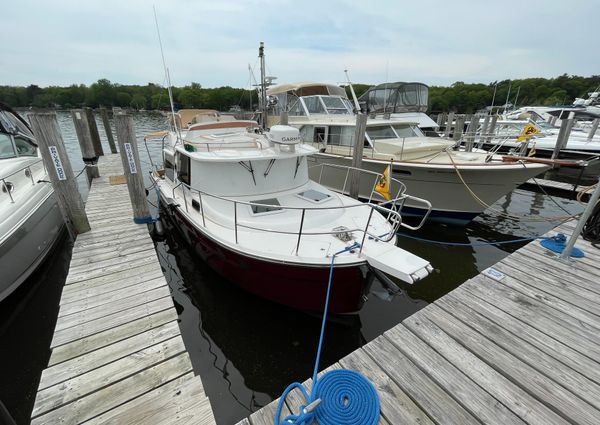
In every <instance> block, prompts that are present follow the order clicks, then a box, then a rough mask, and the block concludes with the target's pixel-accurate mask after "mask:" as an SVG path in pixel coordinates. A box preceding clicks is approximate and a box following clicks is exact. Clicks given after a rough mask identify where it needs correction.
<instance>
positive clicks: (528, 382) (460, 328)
mask: <svg viewBox="0 0 600 425" xmlns="http://www.w3.org/2000/svg"><path fill="white" fill-rule="evenodd" d="M429 307H430V308H429ZM429 307H428V309H427V318H424V317H423V316H424V315H420V317H419V319H415V320H419V321H425V320H429V318H431V319H432V320H435V323H436V325H437V326H439V327H441V328H442V330H444V332H446V333H448V334H449V335H450V336H452V337H453V338H460V341H461V344H462V345H463V346H465V347H467V348H468V349H469V350H470V351H471V352H473V353H475V354H476V355H477V356H478V357H479V358H481V359H482V360H483V361H485V362H486V363H488V365H490V366H492V367H493V368H494V369H496V370H497V371H499V372H500V373H502V374H503V375H504V376H505V377H507V378H508V379H510V380H511V381H512V382H513V383H516V384H517V385H520V386H521V388H522V389H523V390H524V391H527V392H528V393H530V394H531V395H532V396H533V397H535V398H536V399H537V400H538V401H539V402H540V403H542V404H544V405H546V407H548V408H550V409H551V410H552V411H554V412H555V413H556V414H558V415H560V416H562V418H563V419H564V420H565V422H568V421H569V420H570V419H573V420H575V421H576V422H577V423H581V424H589V425H592V424H595V423H597V420H598V418H599V417H600V411H598V410H597V409H595V408H594V407H593V406H591V405H590V404H588V403H587V402H585V401H584V400H582V399H581V398H580V397H578V396H576V395H575V394H573V393H572V392H570V391H569V390H567V389H566V388H565V387H563V386H562V383H560V384H559V383H558V382H556V381H554V380H552V379H550V378H548V377H547V376H545V375H543V374H540V373H538V372H537V371H536V370H535V369H534V368H532V367H531V366H529V365H527V364H526V363H524V362H523V361H521V360H520V359H519V358H518V357H516V356H513V355H512V354H510V353H508V352H507V351H505V350H504V349H502V348H501V347H500V346H499V345H498V344H496V343H494V342H493V341H491V340H490V339H488V338H486V337H484V336H483V335H481V334H479V333H477V332H475V331H474V330H472V329H471V328H469V327H468V326H466V325H465V324H464V323H462V322H460V321H459V320H457V319H456V318H454V317H452V316H451V315H449V314H448V313H446V312H445V311H444V310H442V309H441V308H439V307H437V306H435V305H430V306H429ZM413 317H414V316H413ZM408 320H409V321H410V322H412V321H411V318H409V319H408ZM555 420H556V419H555Z"/></svg>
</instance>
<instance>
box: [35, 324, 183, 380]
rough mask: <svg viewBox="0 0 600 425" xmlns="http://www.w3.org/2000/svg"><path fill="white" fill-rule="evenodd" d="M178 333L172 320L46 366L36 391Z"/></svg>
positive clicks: (176, 326) (177, 326) (177, 328)
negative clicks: (83, 354)
mask: <svg viewBox="0 0 600 425" xmlns="http://www.w3.org/2000/svg"><path fill="white" fill-rule="evenodd" d="M178 335H180V332H179V325H178V324H177V322H175V321H172V322H169V323H166V324H164V325H162V326H159V327H157V328H154V329H150V330H148V331H146V332H144V333H140V334H137V335H134V336H132V337H130V338H127V339H124V340H121V341H118V342H115V343H114V344H111V345H107V346H105V347H103V348H100V349H98V350H95V351H92V352H90V353H88V354H87V355H85V356H80V357H77V358H74V359H70V360H67V361H65V362H62V363H59V364H56V365H54V366H50V367H48V368H47V369H46V370H44V371H43V372H42V377H41V378H40V383H39V385H38V391H40V390H42V389H45V388H48V387H51V386H53V385H56V384H58V383H60V382H63V381H66V380H68V379H71V378H74V377H77V376H79V375H83V374H84V373H87V372H89V371H91V370H93V369H96V368H98V367H101V366H104V365H107V364H109V363H112V362H115V361H117V360H119V359H121V358H124V357H126V356H128V355H130V354H132V353H136V352H138V351H141V350H143V349H144V348H147V347H151V346H153V345H156V344H158V343H160V342H163V341H166V340H169V339H171V338H174V337H176V336H178Z"/></svg>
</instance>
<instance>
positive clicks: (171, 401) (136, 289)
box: [31, 154, 215, 425]
mask: <svg viewBox="0 0 600 425" xmlns="http://www.w3.org/2000/svg"><path fill="white" fill-rule="evenodd" d="M99 168H100V174H101V177H100V178H98V179H94V180H93V183H92V187H91V189H90V193H89V197H88V201H87V204H86V212H87V215H88V218H89V222H90V225H91V228H92V230H91V231H90V232H88V233H84V234H81V235H79V236H78V237H77V240H76V241H75V246H74V248H73V257H72V259H71V264H70V269H69V274H68V277H67V281H66V283H65V286H64V288H63V292H62V296H61V301H60V311H59V313H58V320H57V323H56V328H55V330H54V337H53V339H52V344H51V349H52V354H51V357H50V361H49V364H48V368H47V369H46V370H44V372H43V373H42V376H41V379H40V383H39V387H38V391H37V396H36V400H35V406H34V408H33V413H32V421H31V423H32V424H55V423H61V424H79V423H83V422H85V423H86V424H144V425H148V424H188V423H189V424H214V423H215V420H214V417H213V414H212V410H211V406H210V403H209V400H208V398H207V397H206V395H205V393H204V389H203V386H202V381H201V379H200V377H199V376H195V375H194V372H193V370H192V364H191V362H190V359H189V356H188V353H187V351H186V348H185V345H184V343H183V340H182V338H181V334H180V331H179V325H178V323H177V312H176V311H175V308H174V305H173V301H172V298H171V293H170V290H169V286H168V285H167V282H166V280H165V278H164V276H163V273H162V270H161V267H160V264H159V262H158V258H157V256H156V252H155V249H154V244H153V242H152V239H151V238H150V236H149V234H148V230H147V227H146V226H145V225H136V224H134V223H133V220H132V208H131V204H130V201H129V195H128V192H127V185H125V184H111V183H110V182H109V177H110V176H118V175H122V174H123V169H122V165H121V158H120V156H119V155H118V154H113V155H109V156H103V157H100V162H99ZM116 180H119V179H116ZM120 180H121V181H122V182H124V179H120ZM114 181H115V179H113V183H114Z"/></svg>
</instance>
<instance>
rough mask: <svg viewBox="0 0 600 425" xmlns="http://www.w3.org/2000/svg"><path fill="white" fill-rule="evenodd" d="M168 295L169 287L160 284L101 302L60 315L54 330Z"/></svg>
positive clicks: (89, 320)
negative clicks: (108, 301)
mask: <svg viewBox="0 0 600 425" xmlns="http://www.w3.org/2000/svg"><path fill="white" fill-rule="evenodd" d="M170 296H171V291H170V290H169V288H168V287H167V286H164V285H162V286H159V287H158V288H154V289H151V290H149V291H146V292H142V293H141V294H135V295H132V296H128V297H126V298H123V299H121V300H118V301H117V302H114V303H110V304H108V305H106V304H102V305H99V306H97V307H92V308H88V309H85V310H79V311H76V312H74V313H72V314H68V315H63V316H60V317H59V318H58V320H57V321H56V327H55V328H54V331H55V332H59V331H62V330H65V329H67V328H70V327H73V326H79V325H81V324H83V323H87V322H92V321H94V320H97V319H101V318H104V317H109V316H111V315H114V314H120V313H123V312H126V311H127V310H131V309H133V308H135V307H139V306H144V305H146V304H148V303H150V302H152V301H156V300H158V299H161V298H164V297H170Z"/></svg>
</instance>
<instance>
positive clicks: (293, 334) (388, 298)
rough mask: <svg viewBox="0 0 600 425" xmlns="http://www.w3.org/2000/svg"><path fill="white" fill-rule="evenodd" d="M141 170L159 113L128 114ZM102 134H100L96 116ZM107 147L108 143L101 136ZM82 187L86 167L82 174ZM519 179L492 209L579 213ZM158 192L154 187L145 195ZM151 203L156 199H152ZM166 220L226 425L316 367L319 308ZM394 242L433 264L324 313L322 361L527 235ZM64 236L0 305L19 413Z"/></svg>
mask: <svg viewBox="0 0 600 425" xmlns="http://www.w3.org/2000/svg"><path fill="white" fill-rule="evenodd" d="M134 119H135V123H136V131H137V135H138V138H139V140H140V155H141V159H142V162H143V167H144V168H145V170H146V171H147V170H150V169H151V160H150V159H149V156H148V154H147V153H146V148H145V146H144V144H143V143H142V141H141V137H142V136H143V134H145V133H147V132H150V131H155V130H158V129H163V128H164V124H163V118H162V117H161V116H160V115H157V114H156V115H155V114H137V115H135V117H134ZM59 121H60V124H61V129H62V131H63V137H64V138H65V143H66V145H67V148H68V151H69V153H70V155H71V159H72V164H73V168H74V169H75V170H80V169H81V168H82V162H81V159H80V156H81V155H80V152H79V148H78V144H77V140H76V138H75V136H74V129H73V126H72V123H71V118H70V116H69V115H68V114H66V113H59ZM98 125H99V128H100V133H101V136H102V137H104V133H103V130H102V126H101V124H100V123H99V124H98ZM148 150H149V152H150V156H151V157H152V161H154V162H155V163H159V160H158V159H159V158H160V145H159V143H157V142H153V143H149V145H148ZM105 152H109V149H108V145H107V144H106V142H105ZM79 180H80V187H81V190H82V193H84V194H85V193H87V189H86V187H85V177H84V176H83V175H82V176H81V177H80V179H79ZM555 200H556V202H557V203H558V204H559V205H557V204H556V203H555V202H553V200H552V199H551V198H549V197H547V196H545V195H541V194H534V193H532V192H527V191H522V190H515V191H514V192H512V193H511V194H509V195H508V196H507V197H505V198H503V199H501V200H500V201H498V202H497V203H496V204H495V205H494V208H496V209H499V210H503V211H507V212H510V213H513V214H519V215H523V214H531V215H541V216H545V217H556V216H562V215H565V214H566V213H565V211H563V209H562V208H565V209H567V210H568V211H571V212H579V211H581V208H580V206H579V205H578V204H576V203H574V202H572V201H567V200H563V199H555ZM151 201H152V202H153V203H155V201H156V199H155V197H152V195H151ZM154 213H155V214H156V210H154ZM165 224H167V229H168V230H169V231H168V232H166V236H165V237H164V238H160V239H156V240H155V243H156V248H157V252H158V256H159V259H160V262H161V264H162V267H163V270H164V273H165V276H166V278H167V280H168V282H169V285H170V287H171V290H172V294H173V299H174V302H175V306H176V308H177V311H178V313H179V319H180V323H179V324H180V327H181V331H182V334H183V338H184V341H185V344H186V347H187V349H188V351H189V353H190V356H191V359H192V363H193V366H194V370H195V372H196V374H199V375H200V376H201V377H202V381H203V383H204V387H205V391H206V393H207V395H208V396H209V398H210V401H211V404H212V407H213V411H214V413H215V415H216V417H217V422H218V423H219V424H233V423H235V422H237V421H238V420H240V419H241V418H243V417H245V416H247V415H248V414H249V413H251V412H252V411H254V410H256V409H258V408H260V407H261V406H263V405H265V404H267V403H268V402H269V401H271V400H272V399H273V398H275V397H277V396H279V394H280V393H281V391H282V390H283V389H284V388H285V387H286V386H287V385H288V384H289V383H291V382H293V381H298V380H299V381H303V380H304V379H306V377H308V376H309V375H310V374H311V373H312V367H313V362H314V355H315V350H316V345H317V342H318V334H319V326H320V318H319V317H315V316H310V315H307V314H304V313H300V312H296V311H293V310H290V309H288V308H285V307H282V306H278V305H275V304H273V303H270V302H267V301H265V300H262V299H260V298H257V297H254V296H252V295H250V294H247V293H245V292H243V291H241V290H239V289H238V288H237V287H236V286H235V285H233V284H231V283H229V282H227V281H225V280H223V279H222V278H220V277H219V276H218V275H217V274H215V273H214V272H213V271H212V270H211V269H210V268H208V267H207V266H206V265H205V264H204V263H203V262H202V261H201V260H200V259H199V258H198V257H196V256H195V255H194V254H193V253H192V252H191V250H189V249H188V247H187V246H186V244H185V242H184V240H183V238H182V237H181V236H180V235H179V233H178V232H177V230H176V229H172V228H170V226H169V223H165ZM552 227H553V225H552V224H550V223H548V222H528V223H524V222H521V223H515V222H514V221H511V220H507V219H502V218H498V217H496V216H494V215H492V214H489V215H488V214H484V215H482V216H481V217H479V218H477V219H476V220H475V221H473V222H472V223H471V224H469V225H468V226H466V227H463V228H460V227H452V226H445V225H441V224H434V223H432V224H429V225H428V226H426V227H425V228H423V229H421V230H420V231H419V232H411V233H408V235H409V236H412V237H419V238H423V239H430V240H437V241H445V242H452V243H460V244H465V243H469V244H478V243H480V242H481V241H501V240H504V241H505V240H512V239H515V238H523V237H532V236H536V235H540V234H542V233H545V232H547V231H548V230H550V229H551V228H552ZM399 244H400V246H402V247H403V248H405V249H408V250H410V251H411V252H414V253H415V254H417V255H420V256H422V257H424V258H427V259H428V260H429V261H431V263H432V265H433V266H434V268H435V272H434V273H433V275H431V276H429V277H428V278H427V279H426V280H424V281H422V282H420V283H418V284H416V285H413V286H409V285H400V287H401V291H400V292H399V293H397V294H395V295H392V294H390V292H389V291H388V290H386V289H385V288H384V287H383V286H382V285H381V284H379V283H378V282H377V281H376V282H375V284H374V285H373V288H372V293H371V295H370V297H369V300H368V301H367V302H366V304H365V306H364V308H363V309H362V310H361V312H360V314H358V315H356V316H352V317H345V318H342V319H335V320H330V321H329V323H328V325H327V330H326V338H325V344H324V347H323V354H322V360H321V361H322V363H321V367H322V368H323V367H326V366H327V365H329V364H331V363H334V362H335V361H337V360H338V359H340V358H341V357H343V356H345V355H346V354H348V353H350V352H351V351H353V350H355V349H356V348H358V347H360V346H361V345H363V344H364V343H366V342H368V341H370V340H372V339H373V338H375V337H377V336H378V335H381V334H382V333H383V332H384V331H385V330H387V329H389V328H391V327H392V326H394V325H395V324H397V323H399V322H400V321H401V320H403V319H404V318H406V317H408V316H410V315H411V314H413V313H414V312H416V311H417V310H419V309H420V308H422V307H424V306H425V305H427V304H428V303H430V302H433V301H434V300H436V299H437V298H439V297H440V296H442V295H444V294H446V293H447V292H449V291H451V290H452V289H454V288H456V287H457V286H458V285H460V284H461V283H462V282H464V281H465V280H467V279H469V278H471V277H472V276H474V275H476V274H477V273H478V272H479V271H481V270H483V269H484V268H486V267H488V266H490V265H492V264H494V263H496V262H497V261H499V260H500V259H502V258H503V257H504V256H506V255H507V254H508V253H509V252H512V251H513V250H516V249H518V248H519V247H520V246H522V245H523V244H510V245H503V246H500V247H495V246H489V245H487V246H466V247H465V246H447V245H438V244H432V243H428V242H423V241H419V240H414V239H409V238H401V239H400V241H399ZM71 249H72V243H71V242H70V241H68V240H66V238H65V240H64V241H63V242H62V243H61V245H60V246H59V247H58V248H57V250H56V252H55V253H54V255H53V257H52V258H51V259H50V260H49V261H47V262H46V263H45V264H44V265H43V267H42V268H41V269H40V270H39V271H38V272H37V273H36V274H35V276H33V277H32V278H31V279H30V280H29V282H27V284H25V285H24V287H22V288H20V290H19V291H18V292H17V293H15V294H14V296H11V297H10V298H9V299H8V300H7V301H6V302H4V303H2V305H1V306H0V319H1V322H0V323H1V324H2V325H1V326H2V327H1V328H0V341H1V344H0V374H1V376H2V380H1V381H0V399H1V400H2V401H3V402H4V403H5V404H6V406H7V407H8V409H9V411H10V412H11V413H12V414H13V415H14V416H15V417H16V419H17V420H18V421H19V423H27V422H28V418H29V415H30V412H31V409H32V406H33V402H34V399H35V393H36V389H37V384H38V381H39V376H40V374H41V371H42V370H43V369H44V367H45V366H46V364H47V361H48V357H49V354H50V352H49V349H48V346H49V344H50V340H51V339H52V333H53V329H54V324H55V321H56V315H57V312H58V307H57V306H58V301H59V299H60V291H61V288H62V285H63V283H64V280H65V278H66V274H67V269H68V264H69V260H70V255H71V254H70V253H71Z"/></svg>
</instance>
